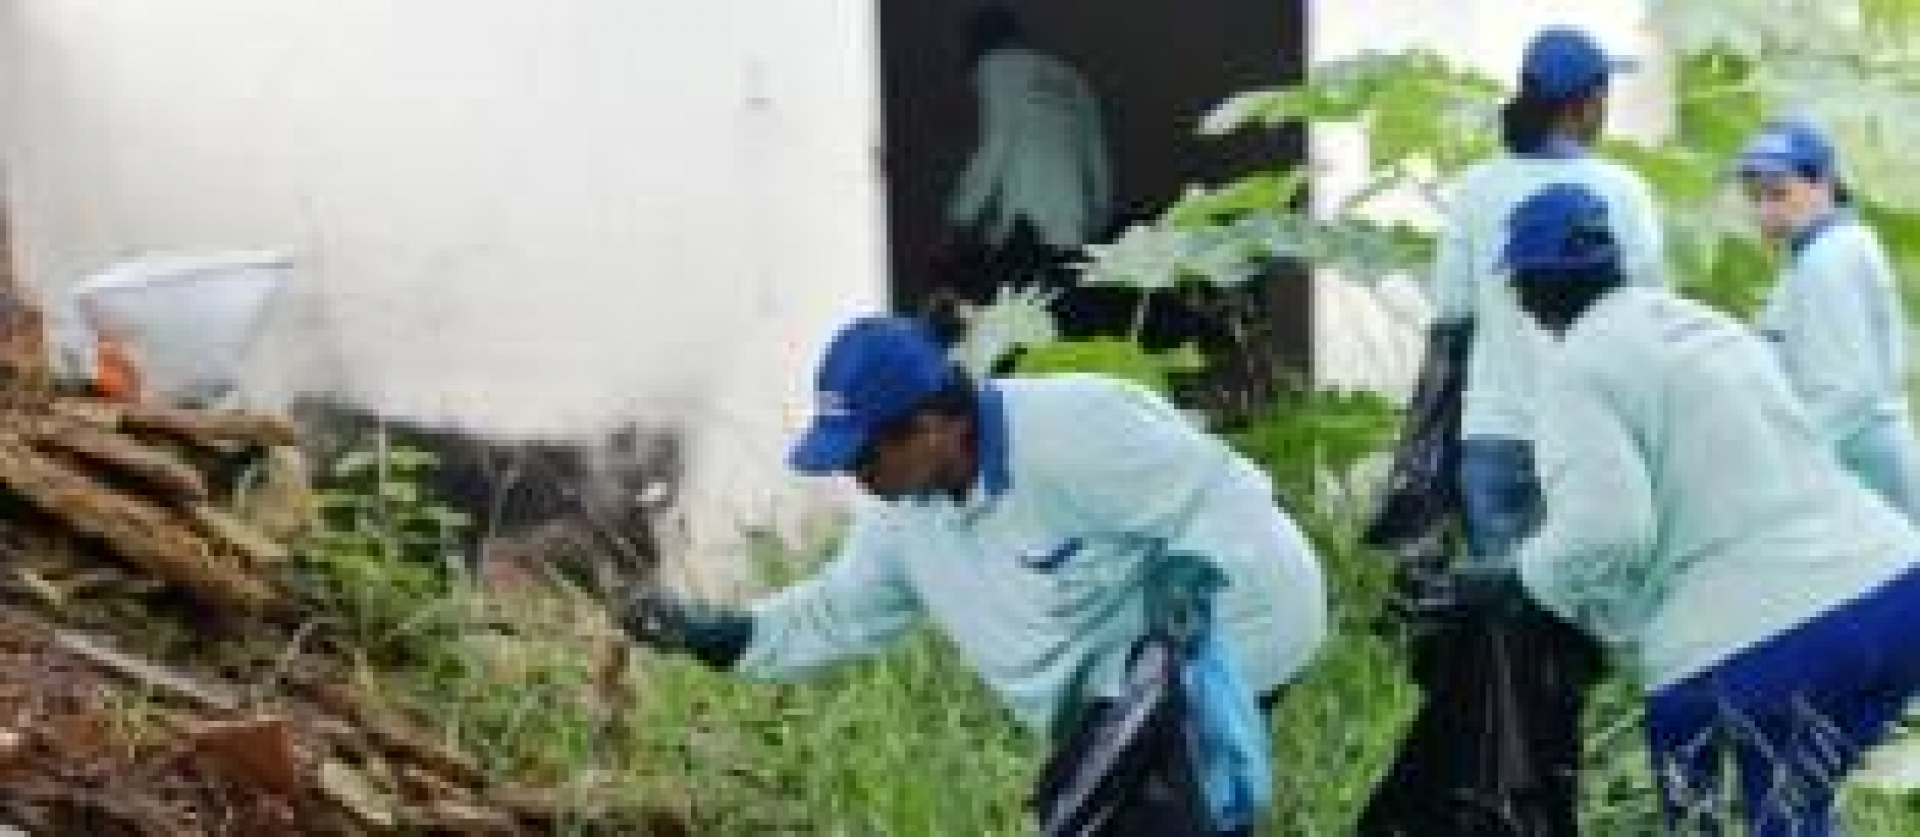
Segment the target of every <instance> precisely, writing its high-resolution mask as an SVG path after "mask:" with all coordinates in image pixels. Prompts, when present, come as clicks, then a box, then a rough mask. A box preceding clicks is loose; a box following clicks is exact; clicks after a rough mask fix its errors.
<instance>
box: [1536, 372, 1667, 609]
mask: <svg viewBox="0 0 1920 837" xmlns="http://www.w3.org/2000/svg"><path fill="white" fill-rule="evenodd" d="M1547 395H1548V397H1549V398H1550V399H1551V401H1550V402H1549V403H1548V404H1547V405H1546V406H1545V407H1544V409H1543V414H1542V416H1541V421H1540V424H1539V431H1540V436H1539V448H1538V450H1539V454H1540V468H1541V475H1540V476H1541V485H1542V489H1543V493H1544V496H1545V499H1546V511H1545V515H1544V519H1543V520H1542V523H1541V526H1540V528H1539V529H1538V530H1537V532H1536V533H1535V535H1534V536H1533V537H1531V538H1530V539H1528V540H1527V541H1526V542H1525V543H1523V544H1522V546H1521V547H1520V551H1519V557H1518V564H1519V567H1520V574H1521V579H1522V581H1523V582H1524V583H1525V585H1526V587H1527V589H1528V591H1529V592H1530V593H1531V594H1532V595H1533V597H1534V598H1535V599H1537V600H1538V601H1540V602H1541V604H1543V605H1545V606H1546V607H1547V608H1548V609H1549V610H1552V611H1554V612H1555V613H1558V614H1559V615H1561V616H1562V617H1563V618H1566V619H1567V620H1569V621H1571V622H1573V623H1574V624H1576V625H1579V626H1581V627H1583V628H1585V629H1587V630H1589V631H1591V632H1593V633H1594V634H1595V635H1596V636H1598V637H1600V638H1601V639H1603V640H1606V641H1609V642H1621V641H1626V640H1629V639H1631V633H1632V628H1631V626H1634V625H1638V624H1641V623H1642V618H1641V617H1642V616H1643V614H1642V613H1640V610H1639V609H1640V608H1641V607H1642V605H1643V604H1644V603H1645V602H1646V601H1647V598H1646V594H1647V591H1648V590H1649V589H1650V588H1649V585H1650V583H1651V582H1653V581H1655V580H1654V579H1652V578H1650V575H1651V574H1652V571H1653V570H1652V549H1653V544H1654V531H1655V515H1654V500H1653V489H1652V485H1651V482H1650V477H1649V468H1648V466H1647V463H1646V460H1645V458H1644V455H1643V454H1642V452H1641V448H1640V446H1639V444H1638V443H1637V442H1636V441H1635V439H1634V436H1633V434H1632V433H1631V431H1630V430H1629V428H1628V426H1627V424H1626V423H1625V421H1623V420H1622V417H1621V413H1620V411H1619V410H1618V409H1617V408H1616V407H1615V406H1614V405H1612V404H1610V403H1609V402H1608V400H1607V399H1606V398H1605V397H1604V394H1603V393H1602V392H1601V391H1600V390H1599V389H1598V387H1597V386H1596V385H1595V384H1594V382H1592V381H1591V380H1581V379H1578V378H1576V379H1572V380H1564V379H1563V382H1562V384H1561V385H1559V386H1556V387H1554V390H1553V391H1552V392H1550V393H1547Z"/></svg>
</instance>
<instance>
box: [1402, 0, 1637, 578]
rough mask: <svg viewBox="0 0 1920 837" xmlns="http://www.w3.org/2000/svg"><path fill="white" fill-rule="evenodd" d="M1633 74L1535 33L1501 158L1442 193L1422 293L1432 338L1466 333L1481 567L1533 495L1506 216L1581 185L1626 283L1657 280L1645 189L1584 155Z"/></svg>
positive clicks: (1529, 353)
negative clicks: (1434, 252)
mask: <svg viewBox="0 0 1920 837" xmlns="http://www.w3.org/2000/svg"><path fill="white" fill-rule="evenodd" d="M1631 66H1632V63H1631V62H1630V61H1627V60H1625V59H1621V58H1616V57H1613V56H1611V55H1609V54H1608V53H1607V52H1606V51H1605V50H1604V49H1602V47H1601V46H1600V44H1599V43H1598V42H1596V41H1595V40H1594V38H1593V37H1592V36H1591V35H1589V34H1588V33H1587V32H1585V31H1583V30H1581V29H1576V28H1572V27H1550V28H1547V29H1543V30H1541V31H1540V32H1539V33H1538V34H1537V35H1536V36H1535V37H1534V38H1533V40H1532V42H1530V43H1529V44H1528V45H1527V49H1526V54H1525V56H1524V58H1523V60H1522V64H1521V68H1520V81H1519V88H1518V91H1517V93H1516V94H1515V95H1514V97H1513V99H1512V100H1511V101H1509V102H1508V103H1507V104H1506V105H1505V107H1504V110H1503V116H1502V142H1503V144H1504V145H1505V147H1506V152H1507V153H1505V154H1503V155H1500V156H1498V157H1495V158H1492V159H1489V160H1485V161H1482V162H1481V163H1479V164H1477V165H1475V166H1473V167H1471V168H1469V169H1468V170H1467V171H1466V172H1465V173H1463V174H1462V175H1461V176H1460V178H1459V179H1458V181H1457V182H1456V183H1455V184H1454V187H1453V188H1452V190H1451V192H1450V193H1449V194H1448V196H1447V202H1446V217H1445V225H1444V228H1443V229H1442V231H1441V235H1440V242H1439V252H1438V257H1437V261H1436V263H1435V264H1434V268H1433V277H1432V282H1431V286H1432V294H1433V297H1434V301H1435V307H1436V319H1437V322H1438V328H1439V330H1440V332H1441V333H1458V332H1470V337H1469V338H1468V339H1469V340H1470V347H1469V348H1468V349H1466V351H1467V353H1468V358H1467V369H1468V372H1467V390H1466V394H1465V396H1464V403H1463V406H1462V410H1463V414H1462V416H1461V437H1462V444H1461V463H1460V472H1461V475H1460V479H1461V493H1462V503H1463V505H1464V512H1465V517H1466V534H1467V539H1468V545H1469V550H1470V552H1471V554H1472V557H1473V558H1474V559H1475V560H1478V561H1481V562H1489V563H1498V562H1501V561H1502V560H1503V556H1504V555H1505V553H1507V552H1508V551H1509V550H1510V549H1511V548H1512V545H1513V544H1514V542H1515V541H1517V540H1518V539H1519V537H1520V535H1521V533H1523V532H1524V531H1525V529H1526V521H1527V519H1528V517H1529V512H1528V506H1529V502H1528V497H1529V496H1530V495H1531V494H1532V491H1531V488H1530V482H1529V477H1528V476H1527V473H1528V467H1527V453H1526V440H1527V438H1528V434H1529V432H1530V431H1529V417H1530V413H1531V409H1530V406H1531V401H1532V393H1533V390H1534V388H1535V386H1536V382H1535V374H1534V367H1535V366H1536V358H1537V357H1538V355H1539V354H1540V351H1541V348H1542V342H1541V340H1540V339H1539V334H1538V330H1537V329H1534V328H1533V327H1532V326H1531V325H1530V324H1529V323H1528V322H1527V321H1526V319H1525V318H1524V317H1522V316H1521V315H1520V312H1519V309H1518V308H1516V307H1515V306H1514V302H1513V292H1512V290H1511V289H1510V288H1509V287H1508V286H1507V283H1506V282H1505V274H1504V272H1503V271H1502V270H1501V269H1500V265H1499V263H1498V261H1499V255H1500V251H1501V248H1502V247H1503V246H1505V244H1506V239H1507V236H1506V229H1507V220H1508V218H1509V216H1510V215H1511V213H1512V212H1513V208H1514V207H1515V206H1517V205H1518V204H1519V203H1520V201H1521V200H1522V199H1523V198H1525V197H1526V196H1528V195H1531V194H1533V193H1534V192H1535V191H1538V190H1539V189H1540V188H1541V187H1543V186H1546V185H1548V184H1552V183H1580V184H1584V185H1586V186H1587V187H1588V188H1590V189H1591V190H1592V191H1593V192H1594V193H1595V194H1597V195H1599V196H1600V197H1601V199H1602V200H1603V201H1605V202H1606V203H1607V206H1608V207H1609V209H1610V210H1611V212H1610V213H1609V217H1610V219H1611V223H1612V224H1613V231H1614V240H1616V241H1617V242H1619V246H1620V248H1621V266H1622V270H1623V271H1625V273H1626V276H1627V279H1628V281H1630V282H1633V283H1635V284H1641V285H1658V284H1662V283H1663V282H1664V278H1663V274H1664V267H1663V261H1662V254H1661V235H1660V224H1659V218H1658V215H1657V214H1656V211H1655V208H1654V203H1653V198H1652V193H1651V191H1650V190H1649V189H1648V188H1647V186H1646V184H1645V183H1644V182H1643V181H1642V180H1641V179H1640V178H1639V177H1638V176H1637V175H1635V174H1634V173H1633V172H1631V171H1629V170H1628V169H1626V168H1624V167H1622V166H1620V165H1617V164H1615V163H1612V162H1609V161H1607V160H1604V159H1601V158H1600V157H1598V156H1596V155H1595V154H1594V153H1593V151H1592V148H1593V145H1594V144H1595V142H1597V141H1598V140H1599V138H1600V134H1601V130H1602V127H1603V125H1604V123H1605V119H1606V99H1607V92H1608V89H1609V84H1610V82H1611V80H1612V79H1613V77H1614V76H1615V74H1617V73H1619V72H1621V71H1623V70H1626V69H1628V68H1630V67H1631ZM1453 342H1456V343H1457V342H1459V341H1457V340H1456V341H1453ZM1450 345H1451V343H1450Z"/></svg>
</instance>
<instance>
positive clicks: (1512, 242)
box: [1501, 183, 1619, 279]
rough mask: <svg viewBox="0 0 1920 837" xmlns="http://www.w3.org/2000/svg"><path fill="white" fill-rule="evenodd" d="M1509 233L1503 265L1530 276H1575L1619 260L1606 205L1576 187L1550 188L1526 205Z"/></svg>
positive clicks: (1517, 213) (1510, 224) (1517, 209)
mask: <svg viewBox="0 0 1920 837" xmlns="http://www.w3.org/2000/svg"><path fill="white" fill-rule="evenodd" d="M1508 233H1509V236H1510V237H1509V238H1508V239H1507V247H1506V250H1505V252H1503V253H1502V254H1501V263H1502V264H1503V265H1504V266H1505V267H1506V268H1507V269H1509V270H1512V271H1516V272H1519V273H1521V274H1522V275H1524V276H1527V277H1529V278H1535V279H1562V278H1570V277H1572V276H1576V275H1580V274H1581V272H1583V271H1585V270H1587V269H1588V268H1595V267H1602V266H1605V265H1608V264H1612V263H1614V262H1615V261H1616V260H1617V259H1618V258H1619V248H1618V247H1617V246H1616V245H1615V244H1614V241H1613V230H1612V228H1611V227H1610V226H1608V224H1607V204H1606V202H1605V201H1602V200H1601V199H1600V196H1599V195H1596V194H1594V193H1593V191H1592V190H1591V189H1588V188H1587V187H1585V186H1581V185H1578V184H1574V183H1561V184H1557V185H1553V186H1548V187H1546V188H1545V189H1542V190H1540V191H1539V192H1536V193H1534V195H1533V196H1532V197H1529V198H1527V199H1526V200H1524V201H1521V202H1520V205H1519V206H1518V207H1515V208H1514V210H1513V215H1512V216H1511V218H1510V219H1509V221H1508Z"/></svg>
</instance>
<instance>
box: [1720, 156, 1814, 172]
mask: <svg viewBox="0 0 1920 837" xmlns="http://www.w3.org/2000/svg"><path fill="white" fill-rule="evenodd" d="M1799 172H1800V165H1799V164H1798V163H1796V162H1794V161H1793V160H1791V159H1788V158H1786V157H1781V156H1777V155H1773V154H1745V155H1741V157H1740V159H1739V160H1738V161H1737V162H1735V163H1734V165H1733V173H1734V174H1737V175H1739V176H1741V177H1784V176H1787V175H1792V174H1798V173H1799Z"/></svg>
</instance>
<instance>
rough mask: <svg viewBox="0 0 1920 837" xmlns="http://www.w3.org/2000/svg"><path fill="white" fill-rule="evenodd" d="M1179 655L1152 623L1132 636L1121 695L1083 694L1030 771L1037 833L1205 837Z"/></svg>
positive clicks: (1050, 836)
mask: <svg viewBox="0 0 1920 837" xmlns="http://www.w3.org/2000/svg"><path fill="white" fill-rule="evenodd" d="M1184 662H1185V655H1184V654H1182V653H1180V649H1179V648H1178V645H1177V643H1176V642H1175V641H1174V640H1173V639H1172V638H1171V637H1169V636H1167V635H1165V634H1164V633H1161V632H1155V633H1154V634H1150V635H1149V636H1147V637H1146V638H1145V639H1143V640H1141V642H1140V644H1139V645H1138V646H1136V648H1135V650H1134V656H1133V663H1132V665H1130V666H1129V668H1128V683H1127V684H1126V687H1125V693H1124V696H1123V697H1122V698H1120V699H1118V700H1113V701H1099V702H1094V703H1090V704H1088V705H1087V706H1086V707H1085V709H1084V710H1083V711H1082V713H1081V716H1080V718H1079V719H1078V722H1077V723H1074V724H1073V725H1072V726H1071V728H1070V730H1069V731H1068V733H1067V734H1066V736H1065V737H1064V738H1063V739H1062V741H1061V743H1060V745H1059V746H1058V747H1056V748H1055V750H1054V753H1053V755H1052V756H1051V757H1050V758H1049V759H1048V760H1047V763H1046V765H1045V766H1044V767H1042V769H1041V771H1040V778H1039V781H1038V782H1037V783H1036V785H1035V790H1034V796H1033V800H1032V808H1033V812H1034V815H1035V817H1036V819H1037V820H1038V821H1039V824H1040V834H1042V835H1044V837H1095V835H1098V837H1189V835H1191V837H1213V830H1212V827H1211V818H1210V817H1209V815H1208V813H1207V810H1206V802H1205V800H1204V797H1203V796H1202V794H1201V789H1200V781H1199V776H1198V773H1197V772H1196V770H1195V767H1194V763H1193V752H1192V748H1191V746H1190V745H1189V741H1190V737H1189V734H1190V730H1189V726H1188V725H1189V723H1190V721H1189V719H1188V714H1187V700H1186V696H1185V694H1184V690H1183V689H1182V686H1181V677H1180V672H1181V668H1182V666H1183V665H1184Z"/></svg>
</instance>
